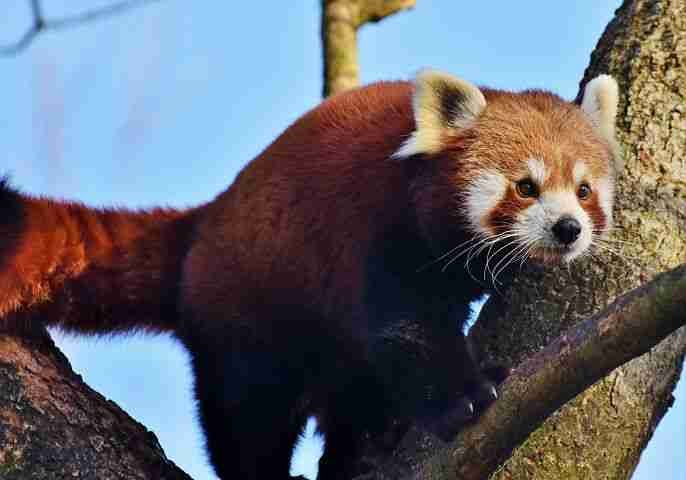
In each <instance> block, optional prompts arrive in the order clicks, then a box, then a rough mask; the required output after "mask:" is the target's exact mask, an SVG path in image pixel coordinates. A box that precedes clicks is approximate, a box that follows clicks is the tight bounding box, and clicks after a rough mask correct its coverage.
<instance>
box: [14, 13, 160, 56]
mask: <svg viewBox="0 0 686 480" xmlns="http://www.w3.org/2000/svg"><path fill="white" fill-rule="evenodd" d="M158 1H159V0H123V1H120V2H117V3H113V4H112V5H108V6H106V7H102V8H98V9H95V10H89V11H86V12H83V13H78V14H76V15H70V16H67V17H61V18H54V19H50V20H46V19H45V18H44V17H43V9H42V6H41V3H40V0H31V4H30V5H31V19H32V20H31V26H30V27H29V28H28V29H27V30H26V31H25V32H24V34H23V35H22V36H21V37H20V38H19V39H18V40H17V41H16V42H14V43H10V44H8V45H0V55H4V56H8V55H16V54H18V53H19V52H21V51H22V50H24V49H26V48H27V47H28V46H29V45H30V44H31V43H32V42H33V41H34V40H35V39H36V37H38V35H39V34H40V33H42V32H45V31H48V30H61V29H64V28H71V27H75V26H78V25H82V24H84V23H87V22H91V21H95V20H100V19H102V18H105V17H111V16H113V15H118V14H121V13H124V12H125V11H127V10H130V9H133V8H136V7H141V6H143V5H146V4H149V3H153V2H158Z"/></svg>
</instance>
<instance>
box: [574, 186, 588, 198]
mask: <svg viewBox="0 0 686 480" xmlns="http://www.w3.org/2000/svg"><path fill="white" fill-rule="evenodd" d="M576 196H577V197H579V199H580V200H586V199H587V198H588V197H590V196H591V187H590V185H589V184H588V183H582V184H581V185H579V190H577V192H576Z"/></svg>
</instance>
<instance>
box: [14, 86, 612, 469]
mask: <svg viewBox="0 0 686 480" xmlns="http://www.w3.org/2000/svg"><path fill="white" fill-rule="evenodd" d="M412 91H413V86H412V84H411V83H408V82H384V83H378V84H375V85H371V86H369V87H366V88H363V89H359V90H356V91H352V92H349V93H346V94H343V95H339V96H335V97H333V98H331V99H329V100H327V101H325V102H324V103H323V104H322V105H321V106H319V107H318V108H316V109H314V110H312V111H310V112H309V113H307V114H306V115H304V116H303V117H302V118H300V119H299V120H298V121H296V122H295V123H294V124H293V125H292V126H291V127H289V128H288V129H287V130H286V131H285V132H284V133H283V134H282V135H281V136H280V137H279V138H277V139H276V141H275V142H274V143H272V144H271V145H270V146H269V147H268V148H267V149H266V150H265V151H264V152H263V153H262V154H260V155H259V156H258V157H257V158H256V159H254V160H253V161H252V162H251V163H250V164H249V165H248V166H247V167H246V168H245V169H244V170H243V171H242V172H241V173H240V174H239V176H238V177H237V179H236V181H235V182H234V183H233V185H231V186H230V187H229V188H228V190H226V191H225V192H223V193H222V194H220V195H219V196H218V197H217V198H216V199H215V200H214V201H212V202H210V203H209V204H207V205H205V206H202V207H199V208H197V209H193V210H188V211H184V212H179V211H173V210H153V211H150V212H127V211H115V210H94V209H89V208H87V207H84V206H82V205H80V204H74V203H65V202H56V201H50V200H44V199H35V198H30V197H27V196H22V195H19V194H18V193H15V192H13V191H12V190H11V189H9V188H7V187H2V188H1V189H0V192H1V193H2V195H0V203H2V204H3V205H6V207H5V208H7V209H8V211H10V212H12V213H11V215H10V216H9V217H8V218H10V220H6V221H4V222H3V223H0V235H1V236H2V238H5V240H4V243H3V245H2V247H3V256H2V259H1V260H2V270H1V271H0V291H2V292H3V296H2V300H1V301H0V315H1V316H2V324H3V325H4V326H5V327H12V326H14V325H17V323H18V322H22V323H27V322H28V323H30V322H36V321H49V322H51V323H53V324H59V325H60V326H62V327H63V328H66V329H69V330H74V331H83V332H87V333H106V332H116V331H125V330H130V329H142V330H149V331H173V332H175V333H176V334H177V335H178V337H179V338H180V339H181V341H182V342H184V344H185V345H186V346H187V347H188V349H189V351H190V353H191V356H192V359H193V366H194V369H195V374H196V394H197V397H198V400H199V402H200V407H201V421H202V422H203V425H204V427H205V431H206V434H207V438H208V447H209V449H210V455H211V459H212V462H213V464H214V465H215V468H216V469H217V472H218V473H219V475H221V476H222V477H223V478H229V477H230V476H231V475H238V476H240V478H277V479H278V478H285V477H286V476H287V471H288V462H289V460H290V454H291V451H292V447H293V444H294V442H295V440H296V438H297V436H298V433H299V431H300V428H301V427H302V422H303V420H304V418H305V414H306V411H307V412H316V413H318V414H319V415H320V420H321V425H322V428H323V429H324V430H325V432H326V435H327V447H326V452H325V455H324V457H323V459H322V461H321V463H320V476H321V478H326V479H328V478H346V477H347V476H348V475H349V473H350V472H349V471H347V470H346V469H347V468H348V463H347V462H348V461H349V459H350V458H351V457H352V455H353V453H354V448H355V443H356V441H357V439H358V438H359V437H360V435H361V433H362V431H364V430H366V429H368V428H371V426H372V425H373V424H374V423H375V421H377V420H379V419H382V417H383V415H384V411H383V410H384V408H385V405H383V399H384V398H387V397H386V396H384V395H385V394H384V390H387V389H388V384H387V383H386V382H387V380H386V379H383V378H379V377H378V375H379V373H378V372H377V371H376V370H375V369H374V365H373V362H374V352H375V348H376V346H375V345H376V343H375V342H376V341H377V340H376V339H377V338H378V336H379V335H380V332H382V331H383V329H384V328H386V327H388V326H392V325H393V324H394V322H397V321H399V320H402V321H408V322H418V323H422V322H424V323H428V324H431V325H433V326H432V327H431V328H433V329H434V330H435V331H436V332H438V333H436V334H435V337H436V338H442V339H444V342H443V343H445V345H441V346H440V348H438V349H439V350H441V352H442V353H441V355H443V356H444V357H445V359H446V362H445V367H446V370H445V372H427V375H429V374H434V373H436V374H437V375H439V376H441V380H440V381H445V382H446V383H445V385H443V387H444V391H445V392H446V394H447V395H448V396H449V398H456V397H457V396H459V395H460V394H464V393H465V391H466V387H465V386H464V385H465V382H471V384H474V385H477V384H478V385H482V386H483V385H485V386H486V387H488V386H491V385H492V384H491V383H489V382H487V381H486V380H485V377H484V376H483V375H482V374H481V373H480V372H479V371H478V368H477V366H476V361H475V359H473V358H472V355H471V354H470V353H469V348H468V347H467V346H466V344H464V338H463V337H462V335H460V334H459V327H460V325H461V324H462V322H464V320H465V319H466V317H467V313H468V304H469V301H471V300H473V299H475V298H477V297H479V296H480V295H481V294H482V293H483V292H484V291H485V290H484V286H483V285H481V284H480V283H478V282H474V281H473V280H472V279H470V278H469V276H468V275H467V274H466V273H465V272H464V271H462V270H461V269H459V268H458V269H455V270H454V271H453V272H450V273H449V274H445V275H442V274H436V273H435V272H433V273H432V272H427V273H422V274H418V273H417V269H418V268H419V267H421V266H422V265H425V264H426V263H427V262H428V261H430V260H431V259H432V258H435V256H436V255H437V254H440V253H442V251H444V250H445V248H446V246H447V247H451V246H454V245H455V244H457V242H458V241H461V240H464V238H468V232H467V230H466V227H465V224H466V222H465V218H464V211H463V210H464V203H463V201H464V199H463V198H462V193H463V191H464V188H465V186H466V184H467V182H468V181H469V180H470V179H473V178H474V176H476V175H478V173H479V169H480V168H483V163H481V164H479V162H475V161H474V159H475V158H479V161H480V162H490V163H491V164H494V165H498V166H499V167H500V168H502V169H503V170H504V171H507V172H509V173H511V174H512V176H513V177H515V176H516V175H517V174H518V173H521V171H522V165H521V162H522V161H523V158H526V157H523V155H525V154H526V155H530V154H532V153H533V154H535V153H538V154H540V155H541V156H542V157H544V158H546V159H547V160H549V161H551V162H553V163H555V164H556V165H566V164H567V163H566V162H567V160H568V159H569V155H572V154H574V155H581V156H585V157H584V158H586V159H587V160H589V162H590V164H589V166H590V167H591V168H592V169H596V170H597V172H596V173H598V172H600V173H603V174H604V173H606V171H605V170H603V169H607V168H608V167H607V165H605V164H604V163H603V162H604V161H606V153H607V149H606V147H605V146H604V145H603V144H602V142H600V141H599V140H598V139H597V138H595V136H594V135H593V133H592V132H591V130H590V127H589V125H588V122H585V121H584V120H583V118H582V116H581V113H580V112H579V111H578V109H577V108H576V107H574V106H571V105H569V104H567V103H565V102H563V101H562V100H560V99H559V98H557V97H555V96H553V95H551V94H548V93H543V92H528V93H524V94H510V93H504V92H495V91H490V90H485V91H484V93H485V95H486V97H487V100H488V107H487V108H486V110H485V111H484V113H483V115H482V116H481V117H480V118H479V119H478V121H477V123H476V124H475V126H474V128H472V129H469V130H467V131H461V132H450V134H447V135H446V138H445V148H444V150H443V151H442V152H441V153H439V154H436V155H428V156H425V155H417V156H415V157H413V158H408V159H402V160H400V159H392V158H390V157H391V156H392V154H393V153H394V152H396V151H397V150H398V149H399V147H400V146H401V144H402V143H403V142H404V141H405V140H406V139H407V138H408V137H409V136H410V134H411V133H412V131H413V130H414V128H415V122H414V119H413V112H412V106H411V95H412ZM567 170H568V169H567V168H559V169H554V171H555V172H556V173H555V175H556V176H555V177H554V178H551V182H553V183H560V184H562V183H564V182H566V181H567V180H568V179H569V176H570V175H571V171H569V172H568V171H567ZM601 170H602V172H601ZM521 206H522V205H521V199H520V200H517V199H516V198H514V197H512V198H510V197H508V198H507V199H505V200H503V204H502V205H501V207H500V209H499V211H498V212H496V213H494V217H493V218H494V220H493V222H495V221H496V220H495V219H497V218H499V216H500V217H502V216H503V215H504V216H511V215H512V214H513V213H514V211H515V210H516V209H518V208H521ZM587 208H589V211H591V213H592V216H593V218H594V219H596V223H598V224H599V225H600V224H601V223H602V219H601V218H600V217H601V215H599V214H598V212H600V209H599V207H598V206H597V202H595V203H594V202H590V201H589V202H588V207H587ZM508 209H509V210H508ZM600 213H602V212H600ZM498 221H503V220H502V219H500V220H498ZM446 317H447V318H446ZM455 335H456V337H454V336H455ZM480 388H481V387H480ZM484 388H485V387H483V388H482V390H481V391H482V392H483V391H484ZM379 392H380V393H379ZM477 394H478V391H477ZM303 398H306V399H307V402H304V400H303ZM305 404H306V405H307V408H306V411H304V410H303V408H302V407H303V405H305Z"/></svg>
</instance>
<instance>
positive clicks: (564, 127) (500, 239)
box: [396, 72, 617, 262]
mask: <svg viewBox="0 0 686 480" xmlns="http://www.w3.org/2000/svg"><path fill="white" fill-rule="evenodd" d="M414 102H415V103H414V111H415V120H416V124H417V127H416V130H415V132H414V133H413V135H412V137H411V138H410V139H409V140H408V141H407V142H406V143H405V144H404V145H403V147H402V148H401V149H400V151H399V152H398V154H396V155H397V156H404V155H414V154H429V155H432V156H433V157H435V158H440V159H442V165H446V167H443V168H444V170H445V171H444V172H443V175H445V176H447V177H448V183H449V184H450V185H453V186H454V190H455V196H454V197H455V198H454V201H453V203H452V204H451V206H450V207H449V208H453V209H455V210H457V211H459V213H460V215H461V217H462V218H463V221H464V223H465V224H466V226H467V229H468V230H470V233H472V234H473V239H472V240H471V243H467V244H466V247H467V248H470V249H471V252H470V253H469V255H472V254H473V252H477V253H478V252H480V251H485V250H487V251H488V252H489V253H488V254H489V255H491V254H493V252H494V251H500V252H501V253H502V254H503V255H505V256H506V257H507V258H509V259H510V260H511V261H517V260H520V259H525V258H535V259H538V260H540V261H543V262H559V261H563V262H569V261H571V260H573V259H574V258H577V257H579V256H581V255H583V254H584V253H586V252H588V251H589V248H590V247H591V245H592V244H593V243H594V242H595V241H596V240H597V239H598V238H599V237H601V236H603V235H604V234H605V233H606V232H607V231H608V229H609V228H610V225H611V222H612V204H613V196H614V191H613V190H614V166H613V160H614V150H615V141H614V117H615V112H616V104H617V87H616V83H615V82H614V80H612V79H611V78H610V77H607V76H601V77H598V78H597V79H595V80H593V81H592V82H590V83H589V85H588V86H587V87H586V90H585V94H584V99H583V102H582V105H581V107H579V106H577V105H573V104H571V103H568V102H565V101H563V100H562V99H560V98H559V97H557V96H555V95H553V94H550V93H547V92H541V91H527V92H522V93H509V92H499V91H491V90H484V91H483V92H482V91H481V90H479V89H478V88H477V87H475V86H473V85H471V84H468V83H467V82H464V81H462V80H459V79H455V78H454V77H449V76H446V75H444V74H438V73H435V72H424V73H422V74H420V76H419V77H418V79H417V83H416V92H415V97H414ZM463 251H464V249H463Z"/></svg>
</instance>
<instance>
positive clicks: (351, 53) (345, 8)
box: [321, 0, 416, 97]
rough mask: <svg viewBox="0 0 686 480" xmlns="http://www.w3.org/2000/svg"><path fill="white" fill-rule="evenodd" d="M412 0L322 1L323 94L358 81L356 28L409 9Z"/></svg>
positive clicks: (326, 94) (344, 87)
mask: <svg viewBox="0 0 686 480" xmlns="http://www.w3.org/2000/svg"><path fill="white" fill-rule="evenodd" d="M415 1H416V0H322V32H321V33H322V42H323V45H324V96H325V97H327V96H329V95H333V94H335V93H338V92H342V91H343V90H348V89H350V88H353V87H356V86H358V85H359V84H360V68H359V65H358V61H357V30H358V29H359V28H360V27H362V26H363V25H364V24H366V23H368V22H378V21H381V20H383V19H384V18H386V17H388V16H390V15H393V14H394V13H396V12H398V11H400V10H405V9H408V8H412V7H414V5H415Z"/></svg>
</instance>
